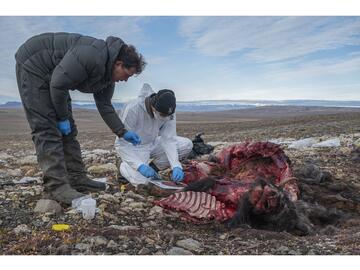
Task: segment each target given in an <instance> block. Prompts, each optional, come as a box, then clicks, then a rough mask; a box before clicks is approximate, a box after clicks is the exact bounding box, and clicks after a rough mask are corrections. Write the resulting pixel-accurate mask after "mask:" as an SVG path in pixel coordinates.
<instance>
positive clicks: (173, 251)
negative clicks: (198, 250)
mask: <svg viewBox="0 0 360 270" xmlns="http://www.w3.org/2000/svg"><path fill="white" fill-rule="evenodd" d="M166 254H167V255H194V254H193V253H192V252H191V251H189V250H186V249H183V248H179V247H172V248H171V249H170V250H169V251H168V252H167V253H166Z"/></svg>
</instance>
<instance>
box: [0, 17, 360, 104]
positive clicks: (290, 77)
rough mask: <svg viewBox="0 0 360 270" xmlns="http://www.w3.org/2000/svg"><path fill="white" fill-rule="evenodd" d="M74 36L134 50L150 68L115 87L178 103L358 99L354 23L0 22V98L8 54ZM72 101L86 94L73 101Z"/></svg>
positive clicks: (119, 96) (10, 62) (9, 92)
mask: <svg viewBox="0 0 360 270" xmlns="http://www.w3.org/2000/svg"><path fill="white" fill-rule="evenodd" d="M55 31H65V32H76V33H82V34H85V35H90V36H94V37H97V38H102V39H105V38H106V37H107V36H109V35H113V36H118V37H120V38H122V39H123V40H124V41H125V42H127V43H130V44H133V45H135V46H136V47H137V49H138V50H139V51H140V52H141V53H142V54H143V55H144V56H145V59H146V61H147V62H148V65H147V67H146V69H145V71H144V72H143V73H142V74H140V75H139V76H138V77H135V78H131V79H130V80H129V81H128V82H127V83H123V82H120V83H118V84H117V86H116V93H115V95H114V100H116V101H127V100H129V99H132V98H134V97H136V96H137V94H138V92H139V89H140V88H141V86H142V84H143V83H144V82H147V83H150V84H151V85H152V87H153V88H154V90H158V89H162V88H170V89H174V90H175V92H176V94H177V99H178V100H180V101H192V100H219V99H222V100H224V99H225V100H239V99H252V100H258V99H267V100H284V99H326V100H360V17H324V16H319V17H253V16H238V17H231V16H226V17H206V16H200V17H189V16H185V17H166V16H162V17H100V16H99V17H87V16H78V17H60V16H57V17H11V16H2V17H0V40H1V42H0V66H1V68H0V97H1V96H9V97H12V98H13V99H18V97H19V95H18V90H17V86H16V80H15V72H14V69H15V68H14V66H15V61H14V54H15V52H16V50H17V48H18V47H19V46H20V45H21V44H22V43H23V42H24V41H25V40H26V39H27V38H29V37H31V36H33V35H36V34H39V33H43V32H55ZM72 96H73V98H75V99H77V100H92V96H91V95H86V94H80V93H79V92H77V91H76V92H75V93H74V94H72Z"/></svg>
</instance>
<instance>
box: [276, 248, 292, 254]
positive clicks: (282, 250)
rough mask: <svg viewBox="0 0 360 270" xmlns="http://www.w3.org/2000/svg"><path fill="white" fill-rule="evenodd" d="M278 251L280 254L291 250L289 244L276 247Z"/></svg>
mask: <svg viewBox="0 0 360 270" xmlns="http://www.w3.org/2000/svg"><path fill="white" fill-rule="evenodd" d="M276 251H277V252H278V253H280V254H287V253H288V252H289V248H288V247H287V246H280V247H279V248H277V249H276Z"/></svg>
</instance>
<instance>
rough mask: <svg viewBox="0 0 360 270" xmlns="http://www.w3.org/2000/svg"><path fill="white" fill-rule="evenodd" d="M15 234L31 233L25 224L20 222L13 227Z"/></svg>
mask: <svg viewBox="0 0 360 270" xmlns="http://www.w3.org/2000/svg"><path fill="white" fill-rule="evenodd" d="M14 233H15V234H21V233H31V230H30V229H29V227H28V226H27V225H26V224H20V225H19V226H17V227H16V228H15V229H14Z"/></svg>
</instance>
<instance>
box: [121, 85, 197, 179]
mask: <svg viewBox="0 0 360 270" xmlns="http://www.w3.org/2000/svg"><path fill="white" fill-rule="evenodd" d="M175 107H176V98H175V94H174V92H173V91H171V90H168V89H164V90H160V91H159V92H158V93H154V91H153V90H152V88H151V87H150V85H148V84H144V86H143V88H142V89H141V92H140V95H139V97H138V98H137V99H136V100H134V101H131V102H129V103H128V104H126V105H125V107H124V108H123V109H122V110H121V112H120V114H119V116H120V119H121V120H122V122H123V123H124V125H125V128H126V129H128V130H132V131H134V132H136V133H137V134H138V135H139V136H140V137H141V144H140V145H137V146H134V145H132V144H131V143H128V142H127V141H126V140H124V139H123V138H119V137H117V138H116V140H115V149H116V151H117V153H118V154H119V156H120V158H121V160H122V163H121V164H120V173H121V175H122V176H123V177H125V178H126V179H127V180H128V181H129V182H130V183H131V184H132V185H134V186H137V185H139V184H147V183H148V181H149V179H150V178H152V177H154V176H155V174H156V171H155V170H156V169H159V170H164V169H166V168H169V167H171V169H172V174H171V178H172V180H173V181H175V182H178V181H182V180H183V178H184V172H183V170H182V166H181V163H180V161H179V160H182V159H184V158H186V157H187V155H188V154H189V153H190V151H191V149H192V147H193V144H192V142H191V140H190V139H187V138H184V137H179V136H177V135H176V116H175ZM150 160H152V163H153V164H154V165H155V166H150V165H149V162H150ZM154 168H155V169H154Z"/></svg>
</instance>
